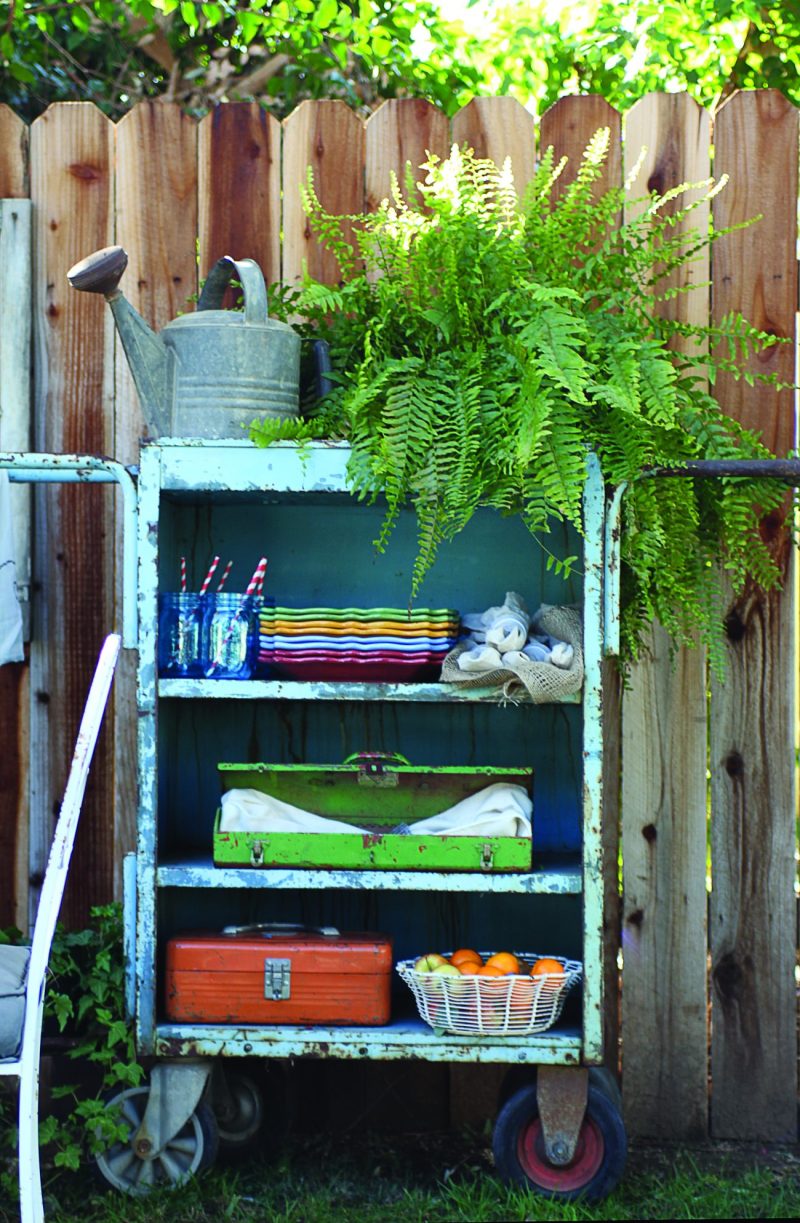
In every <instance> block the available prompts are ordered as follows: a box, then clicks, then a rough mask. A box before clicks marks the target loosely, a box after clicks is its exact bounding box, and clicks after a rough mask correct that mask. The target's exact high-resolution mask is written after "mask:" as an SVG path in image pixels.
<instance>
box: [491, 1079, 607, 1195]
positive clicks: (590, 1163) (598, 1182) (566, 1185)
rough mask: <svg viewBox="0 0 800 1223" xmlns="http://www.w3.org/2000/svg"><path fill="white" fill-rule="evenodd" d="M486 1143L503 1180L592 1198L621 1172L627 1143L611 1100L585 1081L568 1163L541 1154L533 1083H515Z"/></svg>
mask: <svg viewBox="0 0 800 1223" xmlns="http://www.w3.org/2000/svg"><path fill="white" fill-rule="evenodd" d="M492 1146H493V1149H494V1160H495V1166H496V1168H497V1171H498V1173H499V1174H500V1176H501V1177H502V1179H503V1180H505V1181H508V1182H509V1183H511V1184H516V1185H525V1186H527V1187H528V1188H530V1189H533V1190H535V1191H536V1192H537V1193H540V1194H542V1195H543V1196H544V1197H550V1198H560V1199H561V1200H562V1201H572V1200H574V1199H575V1198H584V1199H585V1200H587V1201H598V1200H599V1199H601V1198H604V1197H606V1196H607V1195H608V1194H609V1193H611V1191H612V1189H614V1188H615V1186H616V1184H617V1182H618V1181H619V1178H620V1177H621V1176H622V1172H623V1169H624V1167H625V1158H626V1155H627V1147H628V1144H627V1139H626V1136H625V1127H624V1125H623V1123H622V1117H621V1115H620V1112H619V1109H618V1108H617V1106H616V1103H615V1102H614V1101H613V1100H611V1099H610V1098H609V1096H608V1095H607V1094H606V1093H605V1092H604V1091H601V1090H600V1089H599V1088H598V1087H596V1086H595V1085H594V1084H592V1083H590V1084H589V1092H588V1098H587V1102H586V1115H585V1117H584V1119H583V1124H582V1126H581V1130H580V1133H579V1135H578V1142H577V1144H576V1147H575V1152H574V1154H573V1157H572V1159H571V1160H570V1162H569V1163H568V1164H553V1163H550V1161H549V1160H548V1158H547V1153H546V1151H545V1145H544V1133H543V1130H542V1123H541V1120H540V1118H539V1106H538V1104H537V1100H536V1086H535V1084H528V1085H526V1086H524V1087H521V1088H520V1089H519V1090H518V1091H517V1092H515V1093H514V1095H513V1096H511V1098H510V1099H509V1100H507V1101H506V1103H505V1104H504V1105H503V1107H502V1108H501V1110H500V1112H499V1113H498V1116H497V1121H496V1122H495V1127H494V1136H493V1142H492Z"/></svg>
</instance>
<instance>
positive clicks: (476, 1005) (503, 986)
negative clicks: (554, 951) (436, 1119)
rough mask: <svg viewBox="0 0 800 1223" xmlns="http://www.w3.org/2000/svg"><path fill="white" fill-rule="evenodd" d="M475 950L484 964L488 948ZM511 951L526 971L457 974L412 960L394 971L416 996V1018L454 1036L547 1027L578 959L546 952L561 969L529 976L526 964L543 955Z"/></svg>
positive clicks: (575, 976) (577, 975)
mask: <svg viewBox="0 0 800 1223" xmlns="http://www.w3.org/2000/svg"><path fill="white" fill-rule="evenodd" d="M443 954H444V955H445V958H448V956H447V953H443ZM479 954H480V955H481V957H482V958H483V960H484V963H485V961H486V960H487V959H488V957H489V956H490V955H491V954H492V953H491V952H489V951H487V952H479ZM514 954H515V955H516V956H517V959H518V960H520V962H521V963H522V964H524V965H526V966H527V969H528V971H523V972H522V973H513V974H509V975H507V976H504V977H489V976H487V977H480V976H466V975H465V976H460V975H459V976H457V977H456V976H448V975H443V974H441V973H436V972H419V971H417V969H415V967H414V964H415V963H416V960H400V962H399V963H398V965H397V971H398V973H399V974H400V976H401V977H402V979H403V980H404V981H405V983H406V985H407V986H408V987H409V989H410V990H411V992H412V993H413V995H414V998H415V1000H416V1003H417V1010H418V1011H419V1014H420V1018H421V1019H424V1020H425V1022H426V1023H427V1024H430V1026H431V1027H432V1028H435V1029H436V1030H437V1031H444V1032H453V1033H455V1034H456V1035H458V1036H529V1035H530V1034H531V1033H534V1032H546V1031H547V1029H548V1028H550V1027H552V1026H553V1024H554V1023H555V1022H556V1020H557V1019H558V1017H559V1015H560V1014H561V1009H562V1007H563V1005H564V999H565V998H566V996H567V994H568V993H569V991H570V990H571V989H572V987H573V986H574V985H576V984H577V983H578V981H580V979H581V974H582V971H583V968H582V965H581V964H580V963H579V962H578V961H577V960H566V959H564V958H562V957H561V956H548V957H547V958H548V959H554V960H557V961H558V963H559V964H561V966H562V968H563V970H564V971H563V972H561V973H558V972H549V973H540V974H537V976H535V977H531V976H530V973H529V970H530V967H531V966H532V965H533V964H534V963H535V962H536V960H538V959H540V958H541V957H540V956H539V955H534V954H532V953H531V952H527V953H526V952H515V953H514Z"/></svg>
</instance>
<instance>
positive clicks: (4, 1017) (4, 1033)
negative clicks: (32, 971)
mask: <svg viewBox="0 0 800 1223" xmlns="http://www.w3.org/2000/svg"><path fill="white" fill-rule="evenodd" d="M30 958H31V949H30V947H16V946H11V945H9V944H7V943H3V944H0V1058H3V1057H16V1056H17V1054H18V1052H19V1046H20V1042H21V1040H22V1022H23V1020H24V1018H25V983H26V981H27V978H28V961H29V959H30Z"/></svg>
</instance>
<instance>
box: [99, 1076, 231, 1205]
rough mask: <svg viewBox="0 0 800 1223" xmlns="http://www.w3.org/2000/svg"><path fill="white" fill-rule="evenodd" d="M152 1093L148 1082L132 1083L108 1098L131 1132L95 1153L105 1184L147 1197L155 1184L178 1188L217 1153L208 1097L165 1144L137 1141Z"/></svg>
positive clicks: (214, 1128)
mask: <svg viewBox="0 0 800 1223" xmlns="http://www.w3.org/2000/svg"><path fill="white" fill-rule="evenodd" d="M149 1097H150V1087H149V1085H143V1086H141V1087H129V1088H127V1089H126V1090H125V1091H122V1092H120V1093H119V1094H118V1095H115V1096H112V1097H111V1098H110V1099H109V1100H108V1105H109V1107H115V1106H116V1107H118V1108H119V1109H120V1120H121V1122H122V1124H123V1125H124V1126H125V1128H126V1130H127V1134H126V1136H125V1137H124V1138H120V1139H117V1141H116V1142H114V1143H113V1144H112V1145H111V1146H110V1147H108V1148H107V1149H106V1150H105V1151H103V1152H102V1153H101V1154H100V1155H97V1156H96V1157H95V1162H96V1167H97V1171H98V1173H99V1175H100V1177H101V1178H102V1180H103V1181H104V1182H105V1183H106V1185H107V1186H110V1187H111V1188H112V1189H116V1190H117V1191H118V1192H120V1193H126V1194H128V1195H129V1196H133V1197H143V1196H144V1195H145V1194H146V1193H149V1192H150V1190H151V1189H154V1188H157V1187H162V1188H176V1187H177V1186H179V1185H182V1184H183V1183H184V1182H185V1181H187V1180H188V1179H189V1177H191V1176H195V1175H196V1174H197V1173H199V1172H201V1171H202V1170H203V1169H204V1168H207V1167H209V1166H210V1165H211V1164H212V1163H213V1162H214V1160H215V1158H216V1155H217V1145H218V1140H219V1138H218V1131H217V1123H216V1121H215V1119H214V1113H213V1112H212V1110H211V1108H210V1107H209V1105H208V1104H206V1103H205V1101H204V1100H201V1101H200V1102H199V1103H198V1104H197V1106H196V1108H195V1110H194V1112H193V1113H192V1114H191V1116H190V1117H189V1119H188V1121H186V1122H185V1124H184V1125H183V1126H182V1127H181V1129H179V1130H178V1132H177V1133H176V1134H174V1135H173V1136H172V1137H171V1138H170V1139H169V1140H168V1141H167V1142H165V1143H164V1145H163V1147H162V1148H161V1150H159V1151H156V1152H153V1151H152V1150H151V1149H150V1146H149V1143H148V1142H147V1141H146V1140H138V1141H137V1133H138V1131H139V1129H140V1127H141V1124H142V1120H143V1118H144V1114H145V1109H146V1108H147V1101H148V1099H149Z"/></svg>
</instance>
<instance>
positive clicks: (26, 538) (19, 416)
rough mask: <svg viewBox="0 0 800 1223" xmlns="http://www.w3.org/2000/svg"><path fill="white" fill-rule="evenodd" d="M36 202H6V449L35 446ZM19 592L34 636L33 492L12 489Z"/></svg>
mask: <svg viewBox="0 0 800 1223" xmlns="http://www.w3.org/2000/svg"><path fill="white" fill-rule="evenodd" d="M31 276H32V265H31V202H30V200H24V199H12V200H5V199H0V318H1V319H2V320H3V325H2V327H0V450H30V448H31V402H30V399H31V392H30V378H31V365H30V361H31ZM9 497H10V502H11V515H12V524H11V525H12V530H13V533H14V555H15V559H16V576H17V594H18V596H19V600H20V603H21V605H22V613H23V621H24V633H25V639H26V641H27V640H28V639H29V637H30V586H31V490H30V488H28V487H26V486H25V485H19V484H16V485H14V486H13V487H12V488H10V489H9Z"/></svg>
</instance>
